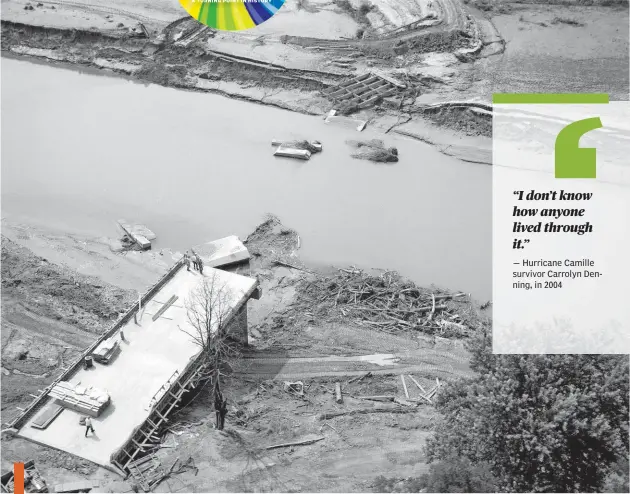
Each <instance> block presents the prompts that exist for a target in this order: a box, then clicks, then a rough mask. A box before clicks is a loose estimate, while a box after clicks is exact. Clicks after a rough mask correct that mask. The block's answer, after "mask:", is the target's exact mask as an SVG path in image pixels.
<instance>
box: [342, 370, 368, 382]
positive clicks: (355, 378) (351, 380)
mask: <svg viewBox="0 0 630 494" xmlns="http://www.w3.org/2000/svg"><path fill="white" fill-rule="evenodd" d="M366 377H372V373H371V372H368V373H367V374H363V375H362V376H359V377H354V378H352V379H350V380H349V381H348V384H352V383H353V382H355V381H356V382H361V381H363V379H365V378H366Z"/></svg>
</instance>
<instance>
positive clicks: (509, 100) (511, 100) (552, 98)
mask: <svg viewBox="0 0 630 494" xmlns="http://www.w3.org/2000/svg"><path fill="white" fill-rule="evenodd" d="M492 103H494V104H510V105H525V104H539V105H544V104H547V105H549V104H574V105H579V104H607V103H608V95H607V94H605V93H495V94H493V95H492Z"/></svg>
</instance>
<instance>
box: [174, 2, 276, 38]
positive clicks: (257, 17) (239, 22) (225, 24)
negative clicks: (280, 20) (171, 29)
mask: <svg viewBox="0 0 630 494" xmlns="http://www.w3.org/2000/svg"><path fill="white" fill-rule="evenodd" d="M179 3H180V4H181V5H182V7H184V9H185V10H186V12H188V13H189V14H190V15H191V16H192V17H194V18H195V19H197V20H198V21H199V22H201V23H202V24H205V25H206V26H209V27H211V28H214V29H220V30H222V31H241V30H243V29H251V28H253V27H256V26H258V25H259V24H262V23H263V22H265V21H266V20H268V19H270V18H271V17H273V15H274V14H275V13H276V12H278V10H279V9H280V7H282V5H283V4H284V0H179Z"/></svg>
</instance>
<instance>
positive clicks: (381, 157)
mask: <svg viewBox="0 0 630 494" xmlns="http://www.w3.org/2000/svg"><path fill="white" fill-rule="evenodd" d="M346 144H348V145H349V146H352V147H354V148H356V149H357V151H355V152H354V153H352V157H353V158H357V159H364V160H369V161H375V162H377V163H396V162H397V161H398V149H396V148H395V147H390V148H386V147H385V143H384V142H383V141H381V140H380V139H370V140H367V141H354V140H349V141H346Z"/></svg>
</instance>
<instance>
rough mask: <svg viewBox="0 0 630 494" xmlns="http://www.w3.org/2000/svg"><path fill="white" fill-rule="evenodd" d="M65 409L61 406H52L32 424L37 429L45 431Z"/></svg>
mask: <svg viewBox="0 0 630 494" xmlns="http://www.w3.org/2000/svg"><path fill="white" fill-rule="evenodd" d="M63 410H64V408H63V407H62V406H61V405H56V404H54V403H53V404H51V405H49V406H48V407H47V408H45V409H44V411H43V412H42V413H40V414H39V415H38V416H37V417H36V418H35V419H34V420H33V423H32V424H31V427H34V428H35V429H45V428H46V427H48V426H49V425H50V424H51V423H52V421H53V420H55V419H56V418H57V417H58V416H59V414H60V413H61V412H63Z"/></svg>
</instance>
